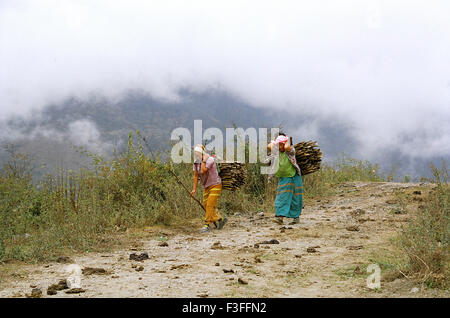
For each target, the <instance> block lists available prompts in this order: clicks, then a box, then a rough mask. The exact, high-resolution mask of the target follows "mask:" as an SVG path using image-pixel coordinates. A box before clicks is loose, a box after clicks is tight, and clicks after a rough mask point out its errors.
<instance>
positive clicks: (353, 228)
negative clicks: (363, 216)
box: [345, 225, 359, 232]
mask: <svg viewBox="0 0 450 318" xmlns="http://www.w3.org/2000/svg"><path fill="white" fill-rule="evenodd" d="M345 229H346V230H347V231H352V232H355V231H359V226H357V225H350V226H347V227H346V228H345Z"/></svg>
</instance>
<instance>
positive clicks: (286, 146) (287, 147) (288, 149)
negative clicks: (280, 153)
mask: <svg viewBox="0 0 450 318" xmlns="http://www.w3.org/2000/svg"><path fill="white" fill-rule="evenodd" d="M284 150H285V151H287V152H291V150H292V147H291V145H290V144H289V141H286V143H285V144H284Z"/></svg>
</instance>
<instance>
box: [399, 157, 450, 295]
mask: <svg viewBox="0 0 450 318" xmlns="http://www.w3.org/2000/svg"><path fill="white" fill-rule="evenodd" d="M431 169H432V172H433V175H434V182H435V183H436V185H437V186H436V188H435V191H434V192H433V193H432V194H430V197H429V200H427V202H425V204H424V205H423V208H422V209H419V210H418V212H417V215H415V217H414V218H413V219H412V220H411V221H410V222H409V223H408V225H407V227H406V228H405V229H404V230H403V232H402V234H401V235H400V239H399V242H400V246H401V248H402V250H403V251H404V252H405V253H406V255H407V257H408V260H409V268H408V269H407V270H408V271H409V272H410V273H411V274H413V275H416V276H417V277H418V278H420V279H421V280H422V281H423V282H425V283H427V284H428V285H429V286H438V287H444V288H445V287H446V286H448V282H449V277H450V271H449V267H450V249H449V243H450V222H449V221H450V187H449V184H448V170H447V167H446V164H445V163H444V165H443V168H442V169H441V170H439V169H437V168H436V167H434V166H433V165H432V166H431Z"/></svg>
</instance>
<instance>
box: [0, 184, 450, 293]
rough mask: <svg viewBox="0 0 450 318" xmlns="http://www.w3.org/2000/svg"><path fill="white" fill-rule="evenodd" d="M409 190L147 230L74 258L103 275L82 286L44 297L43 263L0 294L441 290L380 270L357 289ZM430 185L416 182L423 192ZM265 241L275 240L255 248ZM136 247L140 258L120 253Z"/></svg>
mask: <svg viewBox="0 0 450 318" xmlns="http://www.w3.org/2000/svg"><path fill="white" fill-rule="evenodd" d="M418 187H419V185H418V184H403V183H362V182H358V183H348V184H344V185H343V186H342V187H341V190H340V191H341V193H340V194H339V195H337V196H336V197H334V198H327V199H326V200H322V201H318V200H316V201H315V202H313V204H312V205H310V206H307V207H305V209H304V210H303V212H302V216H301V217H300V224H296V225H289V224H287V223H286V224H285V225H284V227H285V228H284V229H282V227H281V226H280V225H277V224H275V223H273V222H272V213H266V214H265V215H264V216H261V215H258V214H243V215H234V216H230V217H229V222H228V223H227V225H226V226H225V228H224V229H223V230H221V231H217V230H216V231H213V232H212V233H208V234H204V235H201V234H199V233H198V228H196V229H192V228H190V229H186V230H184V231H180V230H179V229H177V230H176V231H175V230H168V229H163V230H161V229H158V228H148V229H146V234H147V235H146V237H145V238H144V239H142V241H141V242H140V243H139V244H138V245H137V248H131V249H128V250H118V251H115V252H112V253H102V254H100V253H89V254H85V255H80V256H76V257H74V261H75V263H76V264H79V265H80V266H81V267H82V268H86V267H95V268H104V269H105V270H106V271H107V272H108V273H107V274H103V275H98V274H93V275H82V288H83V289H85V290H86V292H84V293H81V294H66V293H65V292H64V291H59V292H58V294H57V295H54V296H48V295H46V289H47V287H48V286H49V285H51V284H55V283H58V281H59V280H60V279H62V278H66V277H67V274H66V273H65V270H66V268H67V264H59V263H49V264H46V265H28V266H21V267H19V268H17V270H16V271H15V272H14V273H13V274H12V275H11V276H10V277H8V278H7V280H6V281H4V282H3V283H2V289H1V290H0V297H21V296H22V297H23V296H24V295H25V294H27V293H30V291H31V287H30V286H37V287H39V288H41V289H42V291H43V297H448V296H449V294H448V293H446V292H445V291H442V290H432V289H425V288H422V287H421V286H416V285H414V283H413V282H411V281H410V280H409V279H407V278H404V277H403V278H401V277H400V278H397V279H392V278H391V279H385V278H384V276H383V279H382V281H381V289H379V290H371V289H369V288H367V286H366V278H367V276H368V275H369V274H367V272H366V271H365V269H366V266H367V265H368V264H370V263H371V258H372V257H373V255H378V254H382V252H383V251H385V250H389V248H390V247H391V243H390V241H389V239H390V238H391V237H393V236H394V235H395V234H396V233H397V232H398V231H399V230H400V228H401V226H402V225H404V224H405V222H406V221H407V219H408V217H409V216H408V215H407V214H406V215H405V214H395V213H393V212H392V209H393V207H394V206H395V204H393V202H394V201H392V200H393V198H394V196H393V192H394V191H397V190H398V189H405V191H407V192H412V191H413V190H416V189H418ZM431 187H432V186H431V185H422V186H421V187H420V188H421V190H422V192H423V193H425V192H426V191H429V190H430V189H431ZM418 197H420V195H418ZM420 200H421V199H418V200H417V201H418V202H415V203H414V204H416V206H417V204H420ZM272 239H275V240H277V241H279V244H259V246H258V245H255V244H258V243H261V242H263V241H270V240H272ZM162 242H166V243H167V245H168V246H159V245H160V244H161V243H162ZM141 252H147V253H148V255H149V259H147V260H144V261H141V262H139V261H132V260H129V256H130V254H131V253H138V254H139V253H141ZM139 266H142V267H143V269H142V270H141V271H137V270H136V269H139ZM382 274H383V271H382ZM394 278H395V277H394ZM240 280H243V281H244V283H247V284H243V283H242V282H240ZM413 287H418V291H417V292H412V291H411V289H412V288H413Z"/></svg>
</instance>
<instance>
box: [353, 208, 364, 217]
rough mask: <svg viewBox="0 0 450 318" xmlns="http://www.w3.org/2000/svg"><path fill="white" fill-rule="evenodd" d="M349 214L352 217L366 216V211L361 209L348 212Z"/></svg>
mask: <svg viewBox="0 0 450 318" xmlns="http://www.w3.org/2000/svg"><path fill="white" fill-rule="evenodd" d="M350 214H351V215H353V216H360V215H363V214H366V211H365V210H363V209H356V210H354V211H352V212H350Z"/></svg>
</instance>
